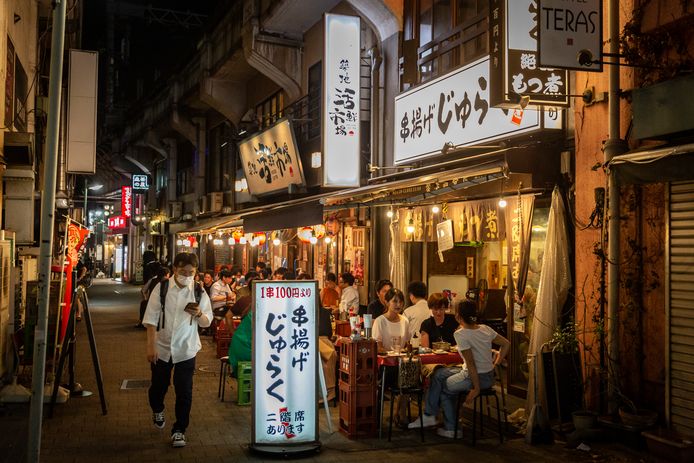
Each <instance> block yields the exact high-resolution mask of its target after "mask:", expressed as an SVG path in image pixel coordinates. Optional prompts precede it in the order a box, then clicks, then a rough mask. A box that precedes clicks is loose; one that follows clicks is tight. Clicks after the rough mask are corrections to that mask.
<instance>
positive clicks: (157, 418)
mask: <svg viewBox="0 0 694 463" xmlns="http://www.w3.org/2000/svg"><path fill="white" fill-rule="evenodd" d="M152 423H154V426H156V427H157V428H159V429H164V426H165V425H166V419H165V418H164V410H162V411H160V412H159V413H152ZM184 445H185V444H184Z"/></svg>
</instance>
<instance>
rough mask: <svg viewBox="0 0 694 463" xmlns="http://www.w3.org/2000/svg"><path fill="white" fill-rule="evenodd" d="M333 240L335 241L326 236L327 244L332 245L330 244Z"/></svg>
mask: <svg viewBox="0 0 694 463" xmlns="http://www.w3.org/2000/svg"><path fill="white" fill-rule="evenodd" d="M332 240H333V239H332V238H330V237H329V236H326V237H325V244H330V242H331V241H332Z"/></svg>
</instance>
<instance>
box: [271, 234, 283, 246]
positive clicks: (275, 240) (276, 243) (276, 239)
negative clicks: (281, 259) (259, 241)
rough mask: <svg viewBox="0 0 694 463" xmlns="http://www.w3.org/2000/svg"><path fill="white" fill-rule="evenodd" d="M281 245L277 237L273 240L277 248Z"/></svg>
mask: <svg viewBox="0 0 694 463" xmlns="http://www.w3.org/2000/svg"><path fill="white" fill-rule="evenodd" d="M280 243H281V241H280V239H279V238H277V237H276V236H275V237H274V238H273V239H272V244H274V245H275V246H279V245H280Z"/></svg>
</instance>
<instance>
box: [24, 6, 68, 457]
mask: <svg viewBox="0 0 694 463" xmlns="http://www.w3.org/2000/svg"><path fill="white" fill-rule="evenodd" d="M66 3H67V0H54V2H53V6H54V7H53V33H52V37H51V64H50V74H49V89H48V126H47V128H46V153H45V157H44V166H43V169H44V170H43V172H44V178H43V198H42V201H41V241H40V243H41V247H40V251H39V298H38V299H39V304H38V313H37V316H36V330H35V334H34V367H33V370H32V381H31V405H30V409H29V439H28V442H27V461H28V462H37V461H39V460H40V458H39V456H40V453H41V424H42V423H43V392H44V386H45V384H44V380H45V377H46V376H45V375H46V370H45V366H46V347H47V335H48V305H49V298H50V290H51V286H50V280H51V258H52V251H53V225H54V220H55V196H56V194H55V187H56V171H57V168H58V144H59V142H60V140H59V138H60V97H61V95H60V91H61V87H62V82H63V79H62V76H63V51H64V49H65V4H66ZM54 381H55V379H54Z"/></svg>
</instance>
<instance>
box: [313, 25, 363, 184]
mask: <svg viewBox="0 0 694 463" xmlns="http://www.w3.org/2000/svg"><path fill="white" fill-rule="evenodd" d="M324 34H325V49H324V56H323V116H322V117H323V124H322V126H323V136H322V142H323V147H322V151H323V185H324V186H332V187H356V186H359V172H360V162H359V158H360V150H361V146H360V144H361V142H360V127H359V124H360V121H359V116H360V114H359V110H360V98H361V96H360V91H359V89H360V87H359V80H360V73H359V60H360V56H359V55H360V26H359V18H358V17H356V16H344V15H338V14H326V15H325V19H324Z"/></svg>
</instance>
